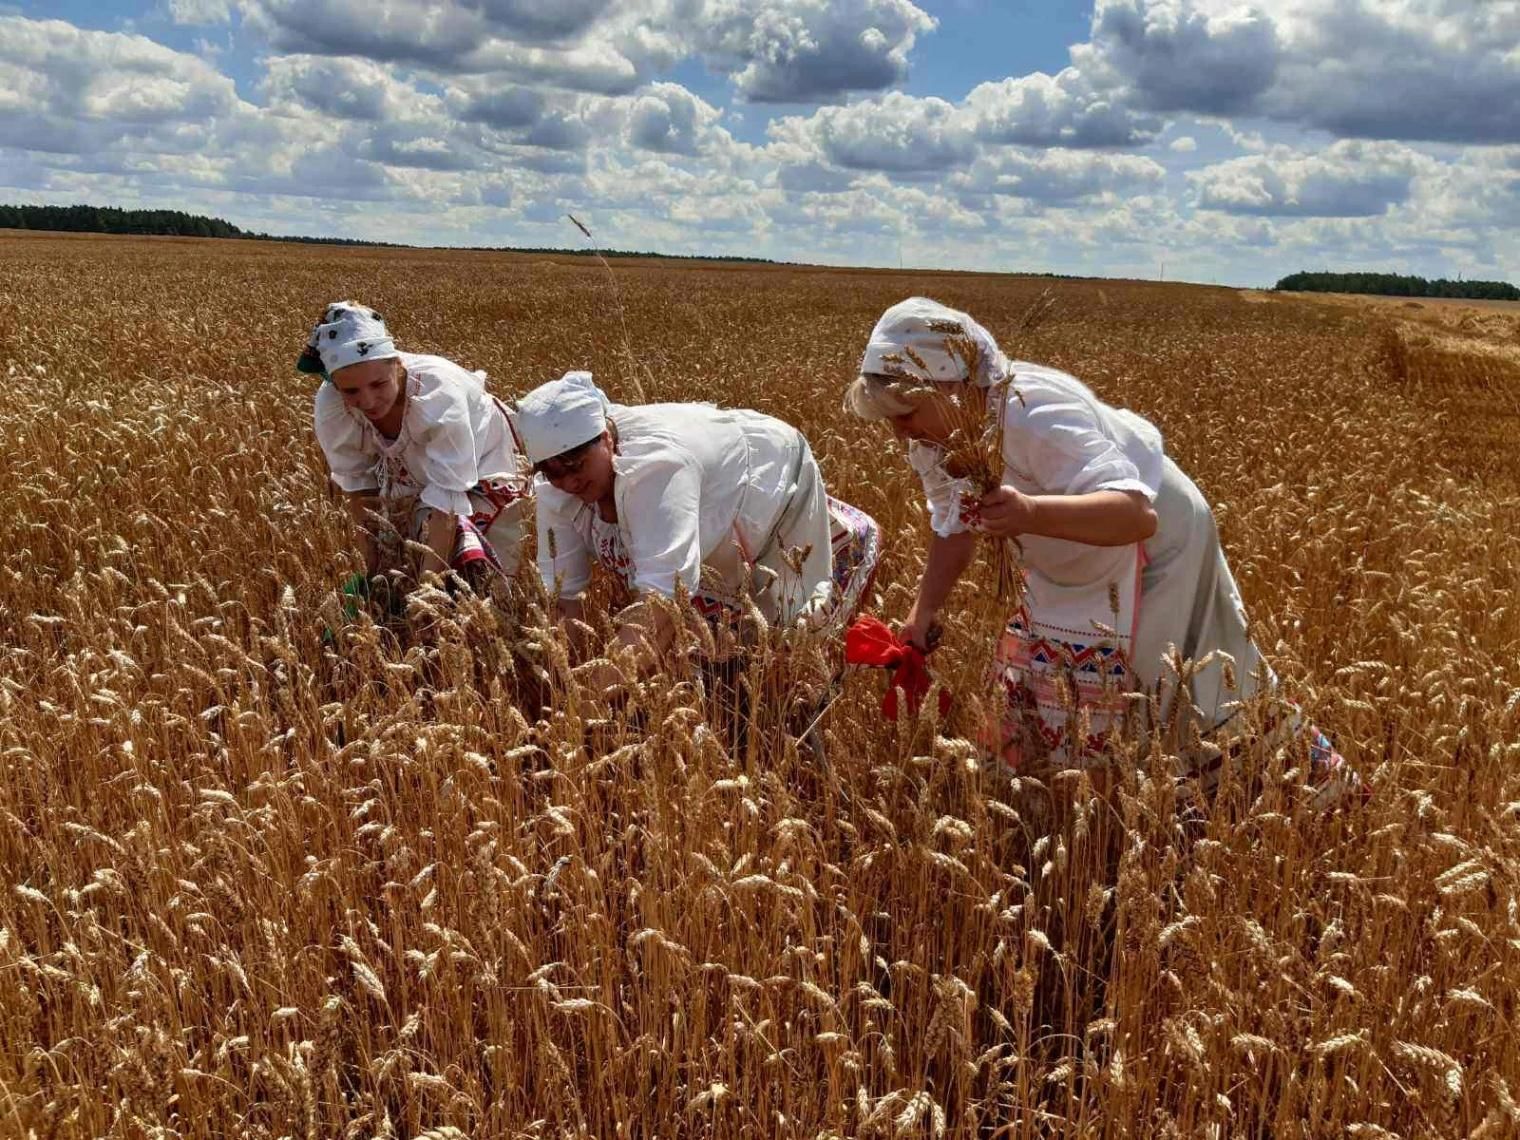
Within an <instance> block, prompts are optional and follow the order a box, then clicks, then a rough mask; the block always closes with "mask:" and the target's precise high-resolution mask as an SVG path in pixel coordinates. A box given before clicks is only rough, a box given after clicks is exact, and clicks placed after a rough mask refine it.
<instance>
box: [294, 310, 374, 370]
mask: <svg viewBox="0 0 1520 1140" xmlns="http://www.w3.org/2000/svg"><path fill="white" fill-rule="evenodd" d="M313 355H315V356H316V357H317V358H318V361H319V362H320V366H321V370H322V371H323V372H325V373H327V375H328V376H331V375H332V374H333V373H334V372H336V371H338V369H340V368H347V367H348V366H349V365H350V364H359V363H362V362H363V361H366V360H388V359H389V358H391V357H393V356H399V355H400V353H398V352H397V351H396V342H395V341H394V340H392V339H391V334H390V333H389V332H388V331H386V328H385V322H384V321H383V320H381V319H380V314H379V313H377V312H375V310H374V309H368V308H365V307H364V306H363V305H356V304H354V302H352V301H334V302H333V303H332V304H331V305H328V306H327V309H326V311H324V312H323V314H322V319H321V320H320V321H318V322H317V327H316V328H314V329H312V330H311V337H310V338H309V339H308V340H307V342H306V354H305V356H303V357H302V359H301V362H299V363H298V364H297V365H296V367H298V368H300V369H301V371H303V372H311V371H316V369H315V368H312V367H311V364H313V363H317V362H314V361H312V359H311V358H312V356H313Z"/></svg>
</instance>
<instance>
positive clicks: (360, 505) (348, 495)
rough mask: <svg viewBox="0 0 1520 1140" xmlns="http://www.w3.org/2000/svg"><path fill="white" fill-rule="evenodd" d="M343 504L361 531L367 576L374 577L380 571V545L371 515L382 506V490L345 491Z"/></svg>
mask: <svg viewBox="0 0 1520 1140" xmlns="http://www.w3.org/2000/svg"><path fill="white" fill-rule="evenodd" d="M343 505H344V506H345V507H347V508H348V517H349V518H351V519H353V521H354V528H355V529H356V530H357V531H358V532H359V549H360V551H361V552H362V553H363V554H364V574H365V577H367V578H373V577H374V576H375V575H376V574H378V573H379V572H380V545H379V543H377V542H376V541H375V532H374V526H375V524H374V521H373V520H372V519H371V518H370V515H371V513H372V512H374V511H375V510H376V509H377V508H378V507H379V506H380V492H379V490H378V489H373V488H372V489H370V490H367V491H344V492H343Z"/></svg>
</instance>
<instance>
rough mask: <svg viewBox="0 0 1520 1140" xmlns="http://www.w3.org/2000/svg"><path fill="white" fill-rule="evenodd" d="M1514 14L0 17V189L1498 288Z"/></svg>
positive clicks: (1251, 7) (1516, 268)
mask: <svg viewBox="0 0 1520 1140" xmlns="http://www.w3.org/2000/svg"><path fill="white" fill-rule="evenodd" d="M1517 106H1520V0H1274V2H1273V3H1271V4H1261V3H1258V4H1252V3H1249V2H1242V0H1091V2H1087V3H1060V2H1046V3H1041V2H1038V0H1004V2H1002V3H993V2H990V0H946V2H942V3H931V2H929V0H385V2H380V3H377V2H375V0H134V2H127V3H89V4H85V3H80V2H76V0H61V2H53V3H33V2H25V3H19V4H18V3H11V4H4V3H0V201H27V202H77V201H88V202H95V203H102V204H104V203H112V204H120V205H138V204H141V205H153V206H173V207H179V208H184V209H191V210H196V211H203V212H208V213H214V214H218V215H220V216H223V217H226V218H228V219H229V220H231V221H233V222H235V223H237V224H239V225H243V226H246V227H249V228H253V229H265V230H271V231H277V232H294V233H311V234H324V235H339V236H352V237H362V238H376V239H385V240H393V241H408V242H418V243H428V244H443V245H507V244H521V245H556V246H558V245H573V244H578V243H579V240H580V239H579V237H578V235H577V234H575V233H574V231H572V230H570V229H569V227H568V224H567V223H566V222H565V221H564V218H563V215H564V214H565V213H567V212H574V213H576V215H577V216H579V217H582V218H584V219H586V220H587V221H589V222H590V223H591V224H592V226H593V228H594V230H595V232H596V235H597V240H598V242H599V243H603V244H606V245H608V246H612V247H617V248H635V249H656V250H661V251H665V252H672V253H680V252H695V253H719V254H721V253H733V254H746V255H758V256H768V257H775V258H782V259H788V260H806V261H820V262H828V263H837V264H877V265H895V264H897V262H898V258H899V257H900V256H901V257H902V258H903V259H904V261H905V262H906V263H908V264H911V265H922V266H925V267H957V268H981V269H1005V270H1020V269H1023V270H1033V271H1057V272H1076V273H1087V274H1096V275H1112V276H1146V277H1151V276H1156V275H1158V274H1159V273H1160V272H1162V270H1163V267H1164V269H1165V273H1166V275H1167V276H1168V277H1171V278H1184V279H1192V280H1201V281H1221V282H1228V283H1233V284H1247V285H1255V284H1268V283H1270V282H1271V281H1273V280H1275V279H1276V278H1277V277H1278V276H1280V275H1282V274H1283V273H1287V272H1290V271H1292V270H1295V269H1300V268H1350V267H1367V268H1380V269H1391V270H1400V271H1412V272H1420V273H1425V274H1428V275H1452V274H1456V273H1462V274H1464V275H1467V276H1484V277H1500V278H1506V279H1516V278H1520V265H1517V262H1520V238H1517V232H1520V231H1517V225H1516V223H1517V222H1520V114H1517V113H1516V112H1515V108H1516V107H1517Z"/></svg>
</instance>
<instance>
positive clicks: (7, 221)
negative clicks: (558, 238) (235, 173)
mask: <svg viewBox="0 0 1520 1140" xmlns="http://www.w3.org/2000/svg"><path fill="white" fill-rule="evenodd" d="M0 230H57V231H62V232H64V233H89V234H164V235H170V236H177V237H205V238H248V239H252V240H255V241H295V242H311V243H313V244H316V245H379V246H389V247H391V248H415V247H407V246H402V245H400V244H399V243H397V242H386V241H356V240H354V239H353V238H324V237H300V236H291V235H287V234H263V233H254V232H253V231H251V230H244V229H239V228H238V227H237V226H235V225H233V224H232V223H231V222H228V221H224V220H223V219H221V218H208V217H206V216H205V215H204V214H187V213H185V212H184V211H182V210H122V209H118V208H117V207H115V206H0ZM468 248H470V249H475V250H484V251H488V252H495V251H499V250H509V251H510V252H514V253H544V254H550V253H552V254H559V255H561V256H565V255H570V256H576V257H590V256H593V255H596V254H600V255H601V256H602V257H651V258H659V257H680V258H682V259H683V260H690V261H747V262H759V263H762V264H765V265H774V264H775V262H773V261H772V260H771V259H770V258H766V257H737V256H731V255H723V256H711V255H702V254H667V253H643V252H639V251H636V250H621V249H601V250H597V249H559V248H555V247H552V246H532V247H528V246H470V247H468Z"/></svg>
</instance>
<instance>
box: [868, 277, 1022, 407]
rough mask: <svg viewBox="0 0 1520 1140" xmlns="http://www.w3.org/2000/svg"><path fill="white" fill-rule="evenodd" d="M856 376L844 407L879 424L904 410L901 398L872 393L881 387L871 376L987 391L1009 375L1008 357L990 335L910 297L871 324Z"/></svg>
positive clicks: (961, 317)
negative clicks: (968, 384)
mask: <svg viewBox="0 0 1520 1140" xmlns="http://www.w3.org/2000/svg"><path fill="white" fill-rule="evenodd" d="M860 372H861V375H860V376H859V377H857V378H856V380H855V381H854V382H853V383H852V384H851V385H850V387H849V389H848V390H847V391H846V392H845V407H846V409H847V410H849V411H850V412H853V413H854V414H855V415H857V416H860V417H861V418H863V419H882V418H884V417H885V416H887V415H889V414H893V409H894V407H895V408H896V410H897V411H898V412H901V411H903V410H906V409H905V407H904V406H903V404H904V402H903V401H902V399H901V398H900V397H897V396H895V395H894V394H892V393H888V392H879V391H875V390H873V389H879V388H880V387H881V386H880V385H879V384H877V383H874V382H873V381H872V380H870V379H869V378H868V377H870V376H890V377H893V378H895V379H898V380H900V381H904V382H906V383H907V384H909V385H913V384H930V383H933V384H946V383H953V382H959V381H970V382H971V383H972V384H975V385H976V386H977V387H978V388H988V387H991V386H992V385H993V384H997V383H999V382H1001V381H1002V380H1003V379H1004V378H1005V377H1006V376H1007V375H1008V358H1007V357H1006V356H1004V355H1003V352H1002V350H1001V349H1000V348H998V343H997V341H996V340H994V339H993V336H992V334H991V333H990V332H988V331H987V330H986V329H984V328H983V327H982V326H981V325H979V324H977V322H976V321H975V320H973V319H972V318H971V317H970V316H969V315H967V314H966V313H963V312H960V311H959V310H958V309H952V308H950V307H949V306H947V305H941V304H940V303H939V302H938V301H931V300H930V299H929V298H928V297H909V298H908V299H907V300H906V301H899V302H898V303H897V304H895V305H893V306H892V307H891V308H890V309H888V310H887V311H886V312H884V313H883V314H882V315H881V319H880V320H878V321H877V322H876V327H875V328H873V329H872V330H871V339H870V340H869V341H867V343H866V351H865V355H864V356H863V357H862V358H861V361H860ZM971 373H974V374H971Z"/></svg>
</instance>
